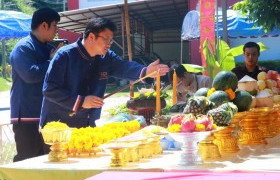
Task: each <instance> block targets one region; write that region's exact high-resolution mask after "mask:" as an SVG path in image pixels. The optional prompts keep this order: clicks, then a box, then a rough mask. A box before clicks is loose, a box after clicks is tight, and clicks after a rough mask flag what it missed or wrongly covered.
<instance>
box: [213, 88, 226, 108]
mask: <svg viewBox="0 0 280 180" xmlns="http://www.w3.org/2000/svg"><path fill="white" fill-rule="evenodd" d="M209 100H210V101H212V102H213V103H215V105H216V106H219V105H221V104H223V103H225V102H229V101H230V99H229V96H228V95H227V93H226V92H224V91H215V92H213V93H212V94H211V95H210V97H209Z"/></svg>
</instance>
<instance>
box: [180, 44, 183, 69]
mask: <svg viewBox="0 0 280 180" xmlns="http://www.w3.org/2000/svg"><path fill="white" fill-rule="evenodd" d="M180 64H183V40H182V39H181V60H180Z"/></svg>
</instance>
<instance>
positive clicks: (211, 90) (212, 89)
mask: <svg viewBox="0 0 280 180" xmlns="http://www.w3.org/2000/svg"><path fill="white" fill-rule="evenodd" d="M215 91H216V89H215V88H213V87H212V88H211V89H209V90H208V92H207V97H208V98H209V97H210V96H211V94H212V93H213V92H215Z"/></svg>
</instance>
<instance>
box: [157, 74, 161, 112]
mask: <svg viewBox="0 0 280 180" xmlns="http://www.w3.org/2000/svg"><path fill="white" fill-rule="evenodd" d="M160 109H161V105H160V74H159V71H158V72H157V76H156V113H158V114H160Z"/></svg>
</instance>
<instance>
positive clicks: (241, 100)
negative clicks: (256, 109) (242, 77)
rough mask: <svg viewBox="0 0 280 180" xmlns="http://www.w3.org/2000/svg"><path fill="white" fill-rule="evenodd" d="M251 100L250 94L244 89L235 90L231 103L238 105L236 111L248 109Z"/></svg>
mask: <svg viewBox="0 0 280 180" xmlns="http://www.w3.org/2000/svg"><path fill="white" fill-rule="evenodd" d="M252 101H253V98H252V96H251V95H250V94H249V93H248V92H246V91H243V90H241V91H237V92H236V93H235V98H234V100H233V103H234V104H235V105H236V106H237V107H238V112H243V111H248V110H249V109H250V106H251V103H252Z"/></svg>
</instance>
